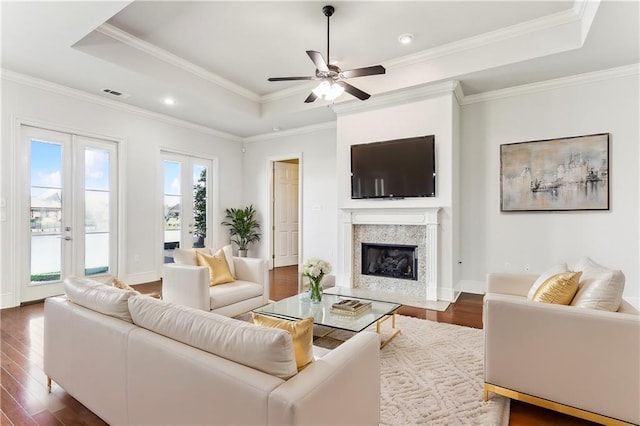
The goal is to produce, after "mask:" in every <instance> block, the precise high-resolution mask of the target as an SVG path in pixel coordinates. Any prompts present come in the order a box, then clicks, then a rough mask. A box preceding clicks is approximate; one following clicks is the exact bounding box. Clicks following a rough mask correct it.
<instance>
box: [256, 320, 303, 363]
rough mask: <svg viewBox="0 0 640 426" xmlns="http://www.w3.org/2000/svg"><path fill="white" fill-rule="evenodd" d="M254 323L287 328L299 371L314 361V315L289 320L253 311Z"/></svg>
mask: <svg viewBox="0 0 640 426" xmlns="http://www.w3.org/2000/svg"><path fill="white" fill-rule="evenodd" d="M253 323H254V324H258V325H262V326H265V327H274V328H279V329H282V330H287V331H288V332H289V333H290V334H291V337H292V338H293V351H294V354H295V357H296V365H297V366H298V371H300V370H302V369H303V368H304V367H306V366H307V365H309V363H311V362H312V361H313V317H309V318H305V319H302V320H298V321H289V320H285V319H280V318H275V317H270V316H267V315H260V314H256V313H253Z"/></svg>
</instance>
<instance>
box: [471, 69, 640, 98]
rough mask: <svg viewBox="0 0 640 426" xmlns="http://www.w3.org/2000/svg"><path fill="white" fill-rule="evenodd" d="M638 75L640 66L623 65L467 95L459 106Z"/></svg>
mask: <svg viewBox="0 0 640 426" xmlns="http://www.w3.org/2000/svg"><path fill="white" fill-rule="evenodd" d="M638 74H640V64H631V65H624V66H621V67H616V68H609V69H606V70H602V71H594V72H589V73H584V74H577V75H572V76H569V77H561V78H556V79H553V80H546V81H541V82H537V83H531V84H523V85H521V86H515V87H509V88H507V89H499V90H492V91H490V92H484V93H478V94H475V95H468V96H465V97H464V98H463V99H462V102H461V103H460V104H461V105H470V104H475V103H479V102H487V101H493V100H497V99H504V98H510V97H513V96H521V95H527V94H531V93H537V92H543V91H545V90H553V89H559V88H562V87H569V86H577V85H580V84H587V83H594V82H597V81H602V80H612V79H614V78H620V77H627V76H631V75H638Z"/></svg>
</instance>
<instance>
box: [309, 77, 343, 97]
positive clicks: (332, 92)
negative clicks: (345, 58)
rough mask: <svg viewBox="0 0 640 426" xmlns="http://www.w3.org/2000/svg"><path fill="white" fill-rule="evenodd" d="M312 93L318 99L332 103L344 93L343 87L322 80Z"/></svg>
mask: <svg viewBox="0 0 640 426" xmlns="http://www.w3.org/2000/svg"><path fill="white" fill-rule="evenodd" d="M312 92H313V94H314V95H316V96H317V97H318V98H320V99H325V100H327V101H333V100H334V99H336V98H338V97H339V96H340V95H342V94H343V93H344V87H343V86H342V85H341V84H337V83H335V82H331V81H328V80H323V81H322V83H320V84H319V85H318V86H317V87H316V88H315V89H313V90H312Z"/></svg>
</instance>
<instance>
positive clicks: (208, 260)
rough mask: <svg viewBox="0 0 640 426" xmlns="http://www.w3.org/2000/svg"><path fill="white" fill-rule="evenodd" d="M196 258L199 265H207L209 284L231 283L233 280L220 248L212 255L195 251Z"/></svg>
mask: <svg viewBox="0 0 640 426" xmlns="http://www.w3.org/2000/svg"><path fill="white" fill-rule="evenodd" d="M196 259H197V260H198V265H199V266H207V267H209V285H210V286H213V285H218V284H224V283H232V282H234V281H235V279H234V278H233V275H231V271H230V270H229V264H228V263H227V259H226V258H225V256H224V251H222V249H220V250H218V251H217V252H215V253H214V254H213V255H211V256H209V255H208V254H204V253H201V252H199V251H196Z"/></svg>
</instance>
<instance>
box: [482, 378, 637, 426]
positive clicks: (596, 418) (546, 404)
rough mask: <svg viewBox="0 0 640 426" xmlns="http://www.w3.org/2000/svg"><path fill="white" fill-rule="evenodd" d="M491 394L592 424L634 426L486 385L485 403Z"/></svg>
mask: <svg viewBox="0 0 640 426" xmlns="http://www.w3.org/2000/svg"><path fill="white" fill-rule="evenodd" d="M489 392H493V393H495V394H497V395H502V396H505V397H507V398H510V399H515V400H516V401H522V402H526V403H527V404H533V405H537V406H538V407H542V408H546V409H549V410H553V411H556V412H558V413H563V414H568V415H570V416H573V417H578V418H581V419H585V420H589V421H591V422H596V423H600V424H603V425H615V426H632V423H627V422H624V421H622V420H618V419H613V418H611V417H607V416H603V415H602V414H596V413H593V412H591V411H586V410H582V409H580V408H575V407H571V406H569V405H564V404H560V403H558V402H553V401H549V400H548V399H543V398H538V397H537V396H533V395H529V394H526V393H521V392H516V391H513V390H511V389H507V388H503V387H500V386H496V385H492V384H489V383H485V384H484V400H485V401H487V400H488V398H489Z"/></svg>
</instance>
